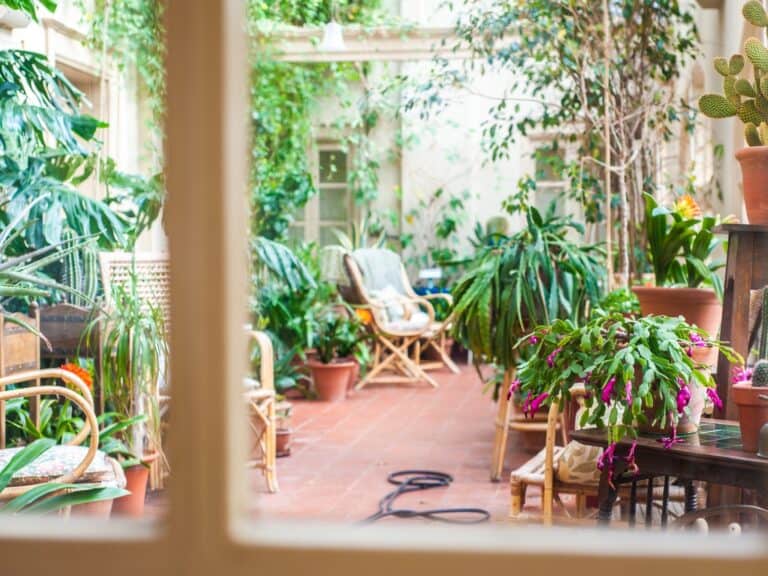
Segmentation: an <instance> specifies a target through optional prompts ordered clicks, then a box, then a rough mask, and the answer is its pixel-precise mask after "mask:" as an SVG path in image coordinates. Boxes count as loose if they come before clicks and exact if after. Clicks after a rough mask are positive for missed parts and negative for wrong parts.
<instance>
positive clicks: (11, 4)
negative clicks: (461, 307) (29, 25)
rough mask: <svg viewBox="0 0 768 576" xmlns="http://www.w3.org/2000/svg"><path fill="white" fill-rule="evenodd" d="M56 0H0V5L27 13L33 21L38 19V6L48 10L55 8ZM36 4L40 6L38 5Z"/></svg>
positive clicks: (51, 10)
mask: <svg viewBox="0 0 768 576" xmlns="http://www.w3.org/2000/svg"><path fill="white" fill-rule="evenodd" d="M58 3H59V2H58V0H0V6H7V7H8V8H10V9H11V10H19V11H21V12H24V13H25V14H27V15H28V16H29V17H30V18H32V20H34V21H35V22H37V21H38V10H39V8H40V6H42V7H44V8H46V9H47V10H49V11H50V12H54V11H55V10H56V5H57V4H58ZM38 4H39V5H40V6H38Z"/></svg>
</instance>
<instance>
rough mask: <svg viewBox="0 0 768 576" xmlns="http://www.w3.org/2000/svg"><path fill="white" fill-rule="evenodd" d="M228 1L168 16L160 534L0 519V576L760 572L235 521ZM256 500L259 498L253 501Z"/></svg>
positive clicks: (232, 28) (748, 558)
mask: <svg viewBox="0 0 768 576" xmlns="http://www.w3.org/2000/svg"><path fill="white" fill-rule="evenodd" d="M243 7H244V3H243V2H242V1H241V0H222V1H220V2H211V1H210V0H185V1H184V2H169V3H168V8H167V18H168V20H167V23H168V30H169V37H168V55H169V56H168V65H169V74H168V80H169V85H168V98H169V106H168V123H167V131H168V151H167V160H168V173H167V176H168V178H167V182H168V187H169V189H170V191H171V192H170V197H169V203H168V227H169V236H170V246H171V252H172V255H173V277H172V282H171V290H172V318H173V325H174V331H173V334H172V342H171V347H172V350H173V354H172V357H171V367H172V373H173V375H174V382H180V383H182V384H181V385H179V386H178V391H177V392H176V393H175V394H174V397H173V401H174V410H173V416H172V430H173V433H172V435H171V438H170V441H171V449H170V457H171V464H172V467H173V479H172V482H171V486H170V503H169V509H168V515H167V519H166V520H165V521H163V522H161V523H160V524H152V523H145V522H116V521H111V522H110V521H102V522H98V521H95V520H87V521H86V520H77V519H70V520H69V521H68V523H67V524H65V525H64V524H62V523H61V522H60V521H58V520H57V519H55V518H54V519H36V518H16V517H8V518H0V570H1V572H2V574H3V576H17V575H37V574H41V575H42V574H55V575H56V576H82V575H83V574H98V573H101V572H105V573H108V574H109V575H110V576H122V575H128V574H136V573H140V574H142V576H160V575H163V576H170V575H173V576H176V575H201V576H202V575H205V576H211V575H218V574H221V575H225V576H240V575H242V576H246V575H247V576H253V575H254V574H269V575H271V574H312V573H323V572H324V571H330V570H333V571H334V573H335V574H337V575H338V576H352V575H354V576H359V575H360V574H366V575H374V576H375V575H378V574H403V575H411V574H413V575H416V574H418V575H419V576H423V575H424V574H443V575H449V576H450V575H454V574H457V575H458V574H467V573H474V574H504V573H507V572H509V571H516V572H519V573H522V574H558V573H559V574H569V575H573V576H579V575H582V574H583V575H587V574H588V575H590V576H602V575H606V576H608V575H610V576H615V574H616V573H617V572H619V573H621V574H623V575H626V576H632V575H635V574H638V575H639V574H676V573H679V574H696V575H697V576H709V575H712V576H715V575H717V576H723V575H724V574H765V573H766V572H765V570H766V568H767V567H768V546H767V545H766V542H765V540H764V539H759V538H757V537H750V536H747V535H745V536H742V537H739V538H728V537H725V536H719V537H715V538H709V539H706V540H705V539H703V538H702V537H697V536H695V535H692V534H674V535H667V534H662V533H651V532H644V531H642V530H635V531H627V530H611V531H608V530H606V531H602V532H597V531H596V530H591V529H578V530H576V529H548V530H545V529H537V528H536V527H521V528H505V527H501V526H500V527H494V526H485V527H469V528H463V529H462V528H443V529H441V528H440V527H436V526H429V527H423V526H419V525H417V524H415V523H414V524H408V523H404V524H398V525H397V526H393V525H390V526H381V527H370V528H368V527H361V526H340V525H319V526H318V525H310V524H307V523H299V524H293V525H290V524H288V523H283V522H278V521H274V522H273V521H270V522H268V523H267V522H261V523H259V522H254V521H252V520H249V519H247V514H246V512H245V511H246V507H247V504H248V498H249V493H248V483H247V475H246V474H245V473H244V466H243V462H244V459H245V454H246V449H245V436H246V426H245V415H244V414H243V413H242V402H241V399H240V394H241V386H242V380H241V377H242V375H243V374H245V370H246V362H245V357H246V355H245V339H244V338H243V333H242V325H243V318H244V311H245V304H246V288H247V282H246V280H247V278H246V265H245V258H244V254H245V249H246V238H247V234H246V230H247V227H246V226H247V213H246V210H245V199H246V195H245V194H243V190H245V189H246V183H247V166H246V163H247V153H246V151H247V149H248V148H247V133H246V132H247V123H246V122H243V118H247V117H248V114H247V112H248V99H247V94H248V92H247V86H246V82H247V78H248V73H247V70H248V68H247V66H246V62H245V57H246V55H247V53H248V51H247V49H246V44H245V38H244V27H243V25H242V24H243V15H242V11H243ZM264 497H265V498H267V497H268V496H264Z"/></svg>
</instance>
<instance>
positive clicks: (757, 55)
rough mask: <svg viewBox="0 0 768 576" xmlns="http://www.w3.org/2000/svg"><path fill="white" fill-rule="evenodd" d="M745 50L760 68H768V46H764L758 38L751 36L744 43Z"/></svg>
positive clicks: (753, 62) (748, 56)
mask: <svg viewBox="0 0 768 576" xmlns="http://www.w3.org/2000/svg"><path fill="white" fill-rule="evenodd" d="M744 52H745V53H746V55H747V58H749V61H750V62H752V64H754V65H755V66H756V67H757V68H759V69H760V70H768V48H766V47H765V46H763V43H762V42H760V40H758V39H757V38H749V39H748V40H747V41H746V42H745V43H744Z"/></svg>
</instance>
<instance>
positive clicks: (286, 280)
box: [252, 236, 315, 290]
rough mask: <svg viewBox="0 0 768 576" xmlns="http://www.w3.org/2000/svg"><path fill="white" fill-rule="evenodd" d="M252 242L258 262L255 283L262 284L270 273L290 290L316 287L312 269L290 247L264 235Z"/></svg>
mask: <svg viewBox="0 0 768 576" xmlns="http://www.w3.org/2000/svg"><path fill="white" fill-rule="evenodd" d="M252 244H253V246H252V251H253V253H254V254H255V255H256V262H257V263H258V269H257V271H256V274H255V278H254V285H256V286H259V285H261V284H262V282H261V280H262V279H264V277H265V275H266V274H267V273H268V274H270V275H271V276H272V279H274V280H277V281H279V282H281V283H283V284H284V285H285V286H286V287H287V288H288V289H290V290H301V289H303V288H305V287H307V288H310V289H311V288H314V287H315V281H314V279H313V278H312V275H311V273H310V271H309V270H308V269H307V267H306V266H305V265H304V263H303V262H302V261H301V260H299V258H297V257H296V255H295V254H294V253H293V252H291V250H290V248H288V247H287V246H285V245H283V244H280V243H279V242H275V241H274V240H269V239H267V238H264V237H262V236H257V237H256V238H254V239H253V242H252Z"/></svg>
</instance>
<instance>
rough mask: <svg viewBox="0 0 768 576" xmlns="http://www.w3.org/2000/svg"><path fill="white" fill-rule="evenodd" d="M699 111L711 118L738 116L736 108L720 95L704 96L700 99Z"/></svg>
mask: <svg viewBox="0 0 768 576" xmlns="http://www.w3.org/2000/svg"><path fill="white" fill-rule="evenodd" d="M699 110H701V111H702V112H703V113H704V114H705V115H706V116H709V117H710V118H728V117H730V116H734V115H735V114H736V107H735V106H734V105H733V104H731V103H730V102H729V101H728V99H727V98H726V97H725V96H720V95H719V94H704V96H702V97H701V98H699Z"/></svg>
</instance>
